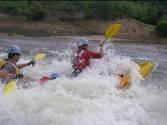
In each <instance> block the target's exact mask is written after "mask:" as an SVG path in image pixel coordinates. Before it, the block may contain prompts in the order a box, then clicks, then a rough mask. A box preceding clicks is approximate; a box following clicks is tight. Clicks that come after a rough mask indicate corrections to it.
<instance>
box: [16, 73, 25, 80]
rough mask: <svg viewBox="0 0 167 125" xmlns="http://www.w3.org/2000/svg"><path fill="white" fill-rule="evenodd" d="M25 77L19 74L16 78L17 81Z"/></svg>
mask: <svg viewBox="0 0 167 125" xmlns="http://www.w3.org/2000/svg"><path fill="white" fill-rule="evenodd" d="M23 77H24V75H23V74H17V75H16V77H15V78H16V79H22V78H23Z"/></svg>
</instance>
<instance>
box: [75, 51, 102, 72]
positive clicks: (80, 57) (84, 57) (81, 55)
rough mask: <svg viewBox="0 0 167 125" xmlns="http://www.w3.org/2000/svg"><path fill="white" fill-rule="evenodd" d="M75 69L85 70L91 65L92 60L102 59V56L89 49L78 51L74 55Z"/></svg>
mask: <svg viewBox="0 0 167 125" xmlns="http://www.w3.org/2000/svg"><path fill="white" fill-rule="evenodd" d="M74 56H75V57H74V60H73V68H75V69H80V70H83V69H84V68H86V67H87V66H89V64H90V59H91V58H101V57H102V55H101V54H100V53H97V52H92V51H90V50H87V49H83V50H78V51H77V53H75V55H74Z"/></svg>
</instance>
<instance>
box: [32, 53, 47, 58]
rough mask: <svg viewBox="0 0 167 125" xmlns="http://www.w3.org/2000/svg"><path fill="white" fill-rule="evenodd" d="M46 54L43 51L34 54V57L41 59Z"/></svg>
mask: <svg viewBox="0 0 167 125" xmlns="http://www.w3.org/2000/svg"><path fill="white" fill-rule="evenodd" d="M45 56H46V54H45V53H37V54H35V55H34V58H35V59H43V58H45Z"/></svg>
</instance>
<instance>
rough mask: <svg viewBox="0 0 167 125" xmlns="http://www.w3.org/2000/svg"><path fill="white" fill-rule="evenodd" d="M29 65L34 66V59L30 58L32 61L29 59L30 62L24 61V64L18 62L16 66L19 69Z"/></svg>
mask: <svg viewBox="0 0 167 125" xmlns="http://www.w3.org/2000/svg"><path fill="white" fill-rule="evenodd" d="M30 65H32V66H34V65H35V61H34V60H32V61H30V62H28V63H25V64H18V65H17V67H18V68H19V69H22V68H24V67H27V66H30Z"/></svg>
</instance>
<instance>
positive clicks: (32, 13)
mask: <svg viewBox="0 0 167 125" xmlns="http://www.w3.org/2000/svg"><path fill="white" fill-rule="evenodd" d="M25 15H26V17H27V19H28V20H34V21H39V20H43V19H45V18H46V15H47V13H46V10H45V9H44V8H43V6H42V5H41V4H40V3H39V2H35V1H34V2H31V4H30V5H29V6H28V7H27V9H26V12H25Z"/></svg>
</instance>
